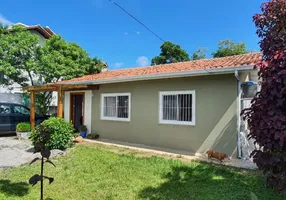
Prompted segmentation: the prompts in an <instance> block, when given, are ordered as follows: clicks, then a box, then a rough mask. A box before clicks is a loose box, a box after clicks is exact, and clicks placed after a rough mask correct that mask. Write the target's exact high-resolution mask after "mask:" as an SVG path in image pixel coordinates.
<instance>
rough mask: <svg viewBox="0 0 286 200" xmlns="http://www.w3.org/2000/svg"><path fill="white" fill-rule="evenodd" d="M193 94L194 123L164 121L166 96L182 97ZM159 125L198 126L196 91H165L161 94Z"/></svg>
mask: <svg viewBox="0 0 286 200" xmlns="http://www.w3.org/2000/svg"><path fill="white" fill-rule="evenodd" d="M180 94H191V95H192V121H190V122H186V121H178V120H164V119H163V96H164V95H180ZM159 124H176V125H191V126H194V125H196V91H195V90H184V91H164V92H159Z"/></svg>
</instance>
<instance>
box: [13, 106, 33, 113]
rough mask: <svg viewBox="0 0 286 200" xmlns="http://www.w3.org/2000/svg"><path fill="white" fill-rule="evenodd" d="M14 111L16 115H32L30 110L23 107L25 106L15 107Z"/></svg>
mask: <svg viewBox="0 0 286 200" xmlns="http://www.w3.org/2000/svg"><path fill="white" fill-rule="evenodd" d="M13 111H14V113H16V114H22V115H29V114H30V110H29V109H27V108H25V107H23V106H14V110H13Z"/></svg>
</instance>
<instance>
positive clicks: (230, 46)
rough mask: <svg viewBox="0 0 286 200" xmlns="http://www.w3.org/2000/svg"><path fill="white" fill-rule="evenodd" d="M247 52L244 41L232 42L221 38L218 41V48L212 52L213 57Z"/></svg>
mask: <svg viewBox="0 0 286 200" xmlns="http://www.w3.org/2000/svg"><path fill="white" fill-rule="evenodd" d="M245 53H248V51H247V49H246V45H245V43H244V42H238V43H234V42H233V41H231V40H223V41H220V42H219V43H218V50H216V51H215V52H213V53H212V55H213V57H214V58H221V57H226V56H234V55H241V54H245Z"/></svg>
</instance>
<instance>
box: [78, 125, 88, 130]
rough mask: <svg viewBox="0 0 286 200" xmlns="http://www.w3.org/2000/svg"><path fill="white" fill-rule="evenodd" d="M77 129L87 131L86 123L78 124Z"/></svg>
mask: <svg viewBox="0 0 286 200" xmlns="http://www.w3.org/2000/svg"><path fill="white" fill-rule="evenodd" d="M78 129H79V131H87V127H86V125H81V126H79V128H78Z"/></svg>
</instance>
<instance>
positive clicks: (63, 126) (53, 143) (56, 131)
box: [30, 117, 74, 150]
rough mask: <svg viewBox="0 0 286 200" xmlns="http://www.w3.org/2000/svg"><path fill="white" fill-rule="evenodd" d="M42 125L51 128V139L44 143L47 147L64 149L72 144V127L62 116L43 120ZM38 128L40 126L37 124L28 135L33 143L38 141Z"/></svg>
mask: <svg viewBox="0 0 286 200" xmlns="http://www.w3.org/2000/svg"><path fill="white" fill-rule="evenodd" d="M42 125H44V126H45V127H47V128H48V129H50V130H51V139H50V140H49V141H48V142H47V144H46V147H47V148H49V149H61V150H64V149H66V148H68V147H70V146H71V145H72V137H73V135H74V128H73V125H72V124H71V123H70V122H68V121H65V120H64V119H62V118H57V117H51V118H49V119H47V120H45V121H43V122H42ZM39 129H40V126H37V127H36V128H35V130H34V131H33V132H32V134H31V136H30V139H31V140H32V143H33V145H35V144H36V143H37V142H39V141H38V138H39V134H40V130H39Z"/></svg>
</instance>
